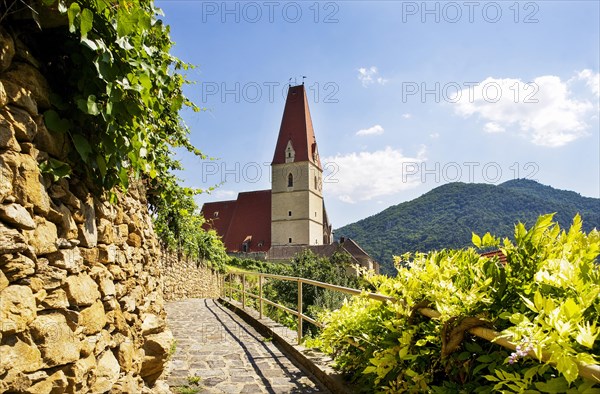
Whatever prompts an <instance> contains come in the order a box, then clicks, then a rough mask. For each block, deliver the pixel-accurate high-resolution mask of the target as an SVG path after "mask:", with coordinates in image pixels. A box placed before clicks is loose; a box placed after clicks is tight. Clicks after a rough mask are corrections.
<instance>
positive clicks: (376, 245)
mask: <svg viewBox="0 0 600 394" xmlns="http://www.w3.org/2000/svg"><path fill="white" fill-rule="evenodd" d="M550 212H557V214H556V216H555V220H556V221H557V222H558V223H559V224H560V225H561V226H568V225H569V223H570V221H571V219H572V218H573V217H574V216H575V215H576V214H577V213H579V214H580V215H581V216H582V218H583V221H584V230H585V231H590V230H591V229H592V228H594V227H595V228H600V200H599V199H597V198H587V197H582V196H580V195H579V194H577V193H574V192H571V191H564V190H557V189H553V188H552V187H549V186H544V185H541V184H539V183H537V182H534V181H531V180H525V179H519V180H513V181H508V182H505V183H503V184H500V185H498V186H495V185H485V184H464V183H451V184H447V185H443V186H440V187H438V188H436V189H434V190H432V191H430V192H429V193H426V194H424V195H423V196H421V197H419V198H417V199H415V200H412V201H409V202H405V203H402V204H399V205H396V206H392V207H390V208H388V209H386V210H384V211H383V212H380V213H378V214H376V215H374V216H371V217H369V218H366V219H364V220H361V221H358V222H356V223H353V224H350V225H347V226H344V227H342V228H340V229H338V230H336V231H335V233H336V236H341V237H349V238H352V239H354V240H356V241H357V242H358V243H359V244H360V245H361V247H362V248H363V249H365V251H367V252H368V253H369V254H370V255H371V256H373V258H375V259H376V260H377V261H378V262H379V263H381V265H382V267H381V269H382V272H383V273H387V274H394V273H395V270H394V264H393V258H392V256H394V255H401V254H403V253H406V252H414V251H422V252H425V251H428V250H439V249H442V248H462V247H466V246H469V244H470V241H471V232H475V233H483V232H485V231H488V230H489V229H494V232H495V233H496V235H498V236H502V237H506V236H511V235H512V229H513V227H514V224H515V223H517V222H519V221H520V222H522V223H525V224H526V225H529V226H531V225H532V224H533V223H535V221H536V219H537V217H538V216H540V215H543V214H546V213H550Z"/></svg>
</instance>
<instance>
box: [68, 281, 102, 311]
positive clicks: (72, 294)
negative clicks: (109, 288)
mask: <svg viewBox="0 0 600 394" xmlns="http://www.w3.org/2000/svg"><path fill="white" fill-rule="evenodd" d="M65 287H66V288H65V290H66V292H67V298H68V299H69V302H70V303H71V304H72V305H77V306H88V305H92V304H93V303H94V302H96V301H97V300H99V299H100V292H99V291H98V286H97V285H96V282H94V280H93V279H92V278H91V277H90V276H89V275H87V274H82V275H78V276H69V277H68V278H67V280H66V284H65Z"/></svg>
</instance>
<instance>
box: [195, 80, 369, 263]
mask: <svg viewBox="0 0 600 394" xmlns="http://www.w3.org/2000/svg"><path fill="white" fill-rule="evenodd" d="M202 213H203V215H204V218H205V219H206V224H205V228H214V229H215V230H216V231H217V233H218V234H219V235H220V236H221V237H222V239H223V242H224V244H225V247H226V249H227V252H228V253H233V254H245V253H251V254H252V256H253V257H255V258H256V256H257V255H259V256H261V257H263V258H265V259H267V260H287V259H289V258H292V257H293V256H294V255H295V254H296V253H297V252H300V251H301V250H303V249H311V250H312V251H313V252H314V253H315V254H317V255H321V256H327V257H328V256H330V255H331V254H332V253H333V252H335V251H336V250H343V251H346V252H348V253H349V254H350V255H351V256H352V257H353V260H354V262H355V263H357V264H359V265H360V266H363V267H365V268H369V269H374V270H375V271H378V270H379V269H378V268H379V264H377V263H376V262H375V261H373V259H371V257H370V256H369V255H368V254H367V253H366V252H365V251H363V250H362V248H360V246H358V245H357V244H356V243H355V242H354V241H353V240H350V239H346V240H344V239H341V240H340V242H339V243H338V242H333V233H332V226H331V224H330V223H329V220H328V218H327V212H326V210H325V203H324V201H323V168H322V166H321V160H320V158H319V150H318V147H317V140H316V137H315V132H314V129H313V125H312V120H311V117H310V110H309V108H308V100H307V98H306V91H305V89H304V85H297V86H290V87H289V89H288V94H287V99H286V103H285V108H284V111H283V119H282V120H281V127H280V129H279V137H278V138H277V145H276V146H275V154H274V156H273V161H272V163H271V190H259V191H253V192H243V193H239V194H238V197H237V199H236V200H230V201H219V202H212V203H206V204H204V206H203V207H202Z"/></svg>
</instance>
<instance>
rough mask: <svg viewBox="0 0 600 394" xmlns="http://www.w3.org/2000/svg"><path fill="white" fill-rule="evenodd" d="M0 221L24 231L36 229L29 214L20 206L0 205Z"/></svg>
mask: <svg viewBox="0 0 600 394" xmlns="http://www.w3.org/2000/svg"><path fill="white" fill-rule="evenodd" d="M0 219H1V220H3V221H4V222H5V223H8V224H10V225H12V226H14V227H16V228H20V229H23V230H33V229H35V222H34V221H33V218H32V217H31V215H30V214H29V212H28V211H27V210H26V209H25V208H23V206H22V205H19V204H2V205H0Z"/></svg>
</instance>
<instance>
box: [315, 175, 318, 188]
mask: <svg viewBox="0 0 600 394" xmlns="http://www.w3.org/2000/svg"><path fill="white" fill-rule="evenodd" d="M317 188H318V186H317V176H316V175H315V189H317Z"/></svg>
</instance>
